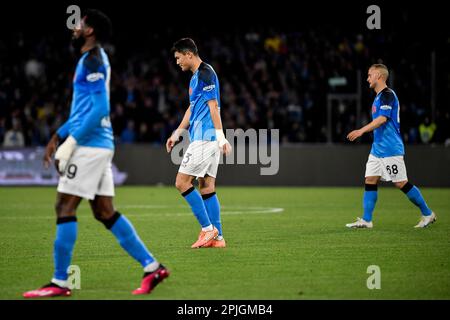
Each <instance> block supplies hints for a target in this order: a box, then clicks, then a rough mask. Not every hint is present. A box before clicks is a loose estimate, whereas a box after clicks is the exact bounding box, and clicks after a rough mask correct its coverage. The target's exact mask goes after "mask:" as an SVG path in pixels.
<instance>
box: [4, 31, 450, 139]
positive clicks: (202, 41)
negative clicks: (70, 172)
mask: <svg viewBox="0 0 450 320" xmlns="http://www.w3.org/2000/svg"><path fill="white" fill-rule="evenodd" d="M148 37H149V38H148V43H147V44H146V45H143V46H140V45H139V44H135V45H134V46H132V45H129V44H128V43H126V42H124V40H123V39H122V38H120V39H118V40H116V41H115V42H112V44H110V45H107V46H106V47H105V49H106V50H107V52H108V54H109V56H110V60H111V65H112V78H111V121H112V124H113V130H114V134H115V139H116V143H151V144H159V145H161V144H164V143H165V140H166V139H167V137H168V136H169V135H170V134H171V132H172V131H173V130H174V129H175V128H176V127H177V125H178V123H179V122H180V121H181V118H182V116H183V114H184V112H185V110H186V108H187V107H188V105H189V101H188V85H189V79H190V74H187V73H186V74H184V73H182V71H181V70H180V69H179V68H178V67H177V66H176V63H175V61H174V59H173V57H172V54H171V52H170V45H171V43H172V42H174V41H176V40H178V39H177V38H173V34H172V33H171V31H170V30H167V31H165V33H164V32H161V33H159V34H157V35H151V36H148ZM161 39H170V41H169V42H167V41H161ZM68 40H69V38H68V37H65V36H63V35H57V34H55V35H48V36H45V37H35V36H27V35H26V34H24V33H20V32H17V33H14V34H12V35H10V36H9V37H7V38H0V144H1V145H3V146H38V145H45V144H46V143H47V142H48V140H49V138H50V136H51V135H52V134H53V133H54V132H55V130H56V129H57V128H58V127H59V126H60V125H61V124H62V123H63V122H64V121H65V120H66V119H67V117H68V114H69V108H70V101H71V92H72V77H73V72H74V69H75V64H76V61H77V57H78V56H77V53H75V52H73V50H72V49H71V47H70V44H69V41H68ZM194 40H195V41H196V42H197V45H198V47H199V50H200V56H201V57H202V59H203V60H204V61H205V62H207V63H210V64H211V65H212V66H213V67H214V68H215V70H216V72H217V74H218V76H219V81H220V85H221V115H222V121H223V125H224V128H225V129H229V128H242V129H248V128H255V129H259V128H268V129H280V138H281V141H282V143H284V144H287V143H299V142H302V143H316V142H327V94H331V93H342V94H345V93H349V94H353V93H356V92H357V91H358V86H359V87H360V88H359V90H360V92H361V106H362V109H361V116H360V118H359V119H357V117H356V114H357V110H356V106H357V103H356V101H355V100H354V99H353V100H352V99H347V98H345V99H338V100H336V101H333V109H332V126H331V130H332V134H331V137H332V141H333V142H337V143H339V142H344V141H345V136H346V135H347V133H348V132H349V131H351V130H353V129H355V128H356V127H359V126H361V125H363V124H365V123H367V122H369V121H370V110H371V103H372V101H373V98H374V94H373V92H371V91H370V90H369V88H368V86H367V83H366V74H367V68H368V66H370V65H371V64H372V63H378V62H382V63H385V64H387V65H388V67H389V68H390V70H391V72H392V77H391V79H390V80H391V85H392V87H393V89H394V90H395V91H396V92H397V95H398V96H399V99H400V103H401V130H402V135H403V138H404V140H405V142H407V143H444V142H445V141H447V142H449V141H450V140H449V139H450V132H449V128H450V113H449V111H448V110H449V108H448V106H446V105H443V104H444V103H437V108H436V111H435V113H434V114H432V112H431V111H432V110H431V105H430V101H431V89H430V83H431V82H430V77H431V75H430V67H429V65H430V60H429V59H430V58H429V57H430V53H429V52H427V51H426V50H425V48H422V49H424V50H425V51H424V50H422V51H421V50H420V49H421V48H417V47H416V50H417V54H416V55H414V54H409V55H408V57H406V56H404V54H403V53H402V51H401V50H400V49H401V46H402V39H401V36H400V35H398V36H396V35H395V34H393V35H392V36H390V37H384V36H382V35H381V34H380V33H370V32H367V33H365V34H361V33H348V32H347V33H344V32H339V31H338V30H328V31H327V30H322V31H305V32H298V31H292V30H277V29H274V28H264V27H259V28H248V29H246V30H239V31H235V32H234V31H230V32H229V33H226V34H220V35H217V34H216V35H208V34H205V35H204V36H198V37H196V38H195V39H194ZM403 41H405V40H404V39H403ZM410 45H414V44H410ZM358 74H360V77H361V78H360V79H361V82H358V81H357V79H358ZM438 102H439V101H438ZM433 116H434V117H433ZM358 120H359V122H358ZM362 141H363V142H369V141H370V136H366V137H364V139H363V140H362Z"/></svg>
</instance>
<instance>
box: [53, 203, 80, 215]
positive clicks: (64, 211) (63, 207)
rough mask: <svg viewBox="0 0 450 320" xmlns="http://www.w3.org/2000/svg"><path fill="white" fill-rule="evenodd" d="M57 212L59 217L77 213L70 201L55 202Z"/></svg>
mask: <svg viewBox="0 0 450 320" xmlns="http://www.w3.org/2000/svg"><path fill="white" fill-rule="evenodd" d="M55 212H56V215H57V216H58V217H66V216H71V215H74V214H75V210H74V208H72V206H71V205H69V204H68V203H65V202H63V201H57V202H56V204H55Z"/></svg>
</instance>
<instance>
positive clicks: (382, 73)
mask: <svg viewBox="0 0 450 320" xmlns="http://www.w3.org/2000/svg"><path fill="white" fill-rule="evenodd" d="M388 78H389V70H388V68H387V67H386V66H385V65H384V64H381V63H377V64H373V65H371V66H370V68H369V71H368V72H367V82H369V86H370V88H371V89H375V88H376V87H377V86H378V85H380V84H386V81H387V79H388Z"/></svg>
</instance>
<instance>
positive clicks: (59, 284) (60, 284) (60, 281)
mask: <svg viewBox="0 0 450 320" xmlns="http://www.w3.org/2000/svg"><path fill="white" fill-rule="evenodd" d="M51 283H54V284H56V285H58V286H60V287H63V288H67V281H65V280H58V279H55V278H52V281H51Z"/></svg>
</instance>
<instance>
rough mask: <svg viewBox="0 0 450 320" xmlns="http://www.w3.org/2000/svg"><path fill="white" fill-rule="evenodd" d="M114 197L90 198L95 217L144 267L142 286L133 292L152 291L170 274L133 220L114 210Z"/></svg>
mask: <svg viewBox="0 0 450 320" xmlns="http://www.w3.org/2000/svg"><path fill="white" fill-rule="evenodd" d="M112 199H113V198H112V197H111V196H99V195H97V196H95V198H94V200H90V201H89V203H90V205H91V209H92V212H93V214H94V217H95V219H97V220H98V221H100V222H102V223H103V224H104V226H105V227H106V228H107V229H108V230H110V231H111V233H112V234H113V235H114V236H115V237H116V239H117V241H118V242H119V244H120V245H121V247H122V248H123V249H124V250H125V251H126V252H127V253H128V254H129V255H130V256H131V257H133V258H134V259H135V260H136V261H138V262H139V263H140V264H141V265H142V267H143V268H144V279H143V281H142V284H141V287H140V288H139V289H137V290H135V291H133V293H134V294H144V293H150V292H151V291H152V289H153V288H154V287H155V286H156V285H157V284H158V283H159V282H161V281H162V280H163V279H164V278H166V277H168V276H169V272H168V270H167V269H166V268H165V267H164V266H163V265H162V264H160V263H159V262H158V261H157V260H156V259H155V258H154V257H153V255H152V254H151V253H150V251H149V250H148V249H147V247H146V246H145V244H144V243H143V242H142V240H141V239H140V238H139V236H138V234H137V232H136V230H135V229H134V227H133V225H132V224H131V222H130V221H129V220H128V219H127V218H126V217H125V216H124V215H123V214H121V213H119V212H118V211H115V210H114V206H113V201H112Z"/></svg>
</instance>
